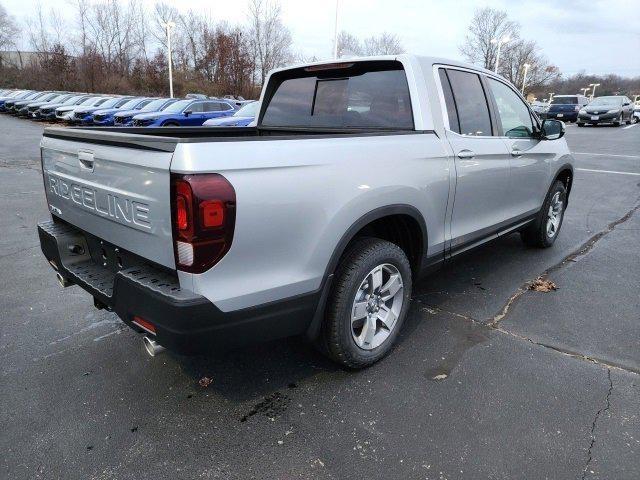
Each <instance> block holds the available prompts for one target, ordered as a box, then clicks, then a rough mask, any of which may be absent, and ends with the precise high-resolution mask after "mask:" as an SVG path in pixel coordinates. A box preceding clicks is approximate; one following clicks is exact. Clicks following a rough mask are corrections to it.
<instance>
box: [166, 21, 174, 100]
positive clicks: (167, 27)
mask: <svg viewBox="0 0 640 480" xmlns="http://www.w3.org/2000/svg"><path fill="white" fill-rule="evenodd" d="M164 26H165V27H166V29H167V50H168V55H169V96H170V97H171V98H173V67H172V66H171V63H172V62H171V29H172V28H175V26H176V24H175V22H167V23H165V24H164Z"/></svg>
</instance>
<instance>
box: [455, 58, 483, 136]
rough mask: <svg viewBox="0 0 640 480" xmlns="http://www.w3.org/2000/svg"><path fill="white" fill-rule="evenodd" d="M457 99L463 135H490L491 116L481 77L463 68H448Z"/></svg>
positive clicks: (456, 103)
mask: <svg viewBox="0 0 640 480" xmlns="http://www.w3.org/2000/svg"><path fill="white" fill-rule="evenodd" d="M447 75H448V76H449V81H450V83H451V90H452V91H453V98H454V99H455V105H456V111H457V114H458V121H459V123H460V131H459V133H460V134H461V135H468V136H490V135H492V131H491V116H490V114H489V105H488V104H487V97H486V95H485V93H484V88H483V87H482V82H481V81H480V77H479V76H478V74H476V73H471V72H465V71H462V70H452V69H451V70H447Z"/></svg>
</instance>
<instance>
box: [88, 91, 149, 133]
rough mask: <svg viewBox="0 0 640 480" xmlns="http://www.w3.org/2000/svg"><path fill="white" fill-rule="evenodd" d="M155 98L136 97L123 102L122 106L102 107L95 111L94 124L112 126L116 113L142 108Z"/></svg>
mask: <svg viewBox="0 0 640 480" xmlns="http://www.w3.org/2000/svg"><path fill="white" fill-rule="evenodd" d="M152 100H153V98H145V97H136V98H131V99H130V100H129V101H128V102H125V103H123V104H122V105H121V106H120V107H114V108H100V110H96V111H95V112H93V124H94V125H96V126H99V127H110V126H111V125H114V121H115V118H114V117H115V114H116V113H118V112H121V111H123V110H124V111H129V110H140V109H141V108H142V107H144V106H145V105H147V104H148V103H149V102H151V101H152Z"/></svg>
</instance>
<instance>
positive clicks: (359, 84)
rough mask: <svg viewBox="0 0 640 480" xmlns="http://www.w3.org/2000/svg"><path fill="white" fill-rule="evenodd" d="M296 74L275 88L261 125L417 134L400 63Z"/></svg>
mask: <svg viewBox="0 0 640 480" xmlns="http://www.w3.org/2000/svg"><path fill="white" fill-rule="evenodd" d="M288 73H289V74H292V73H291V72H288ZM295 74H296V76H295V77H294V78H285V79H283V80H282V81H281V82H279V83H276V87H275V91H274V92H273V95H272V96H271V100H270V101H269V103H268V105H267V108H266V110H265V112H264V116H263V118H262V122H261V124H262V125H264V126H271V127H321V128H336V127H337V128H341V127H347V128H348V127H354V128H392V129H402V130H410V129H413V115H412V112H411V101H410V97H409V86H408V84H407V79H406V75H405V72H404V70H403V69H402V66H401V64H400V63H399V62H378V63H375V64H366V63H355V64H354V65H353V66H351V67H349V68H345V69H334V70H321V71H318V72H307V71H305V70H302V71H299V70H298V71H295ZM275 82H278V79H277V78H276V79H275Z"/></svg>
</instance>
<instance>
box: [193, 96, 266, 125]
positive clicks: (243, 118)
mask: <svg viewBox="0 0 640 480" xmlns="http://www.w3.org/2000/svg"><path fill="white" fill-rule="evenodd" d="M258 105H259V104H258V102H249V103H245V104H244V106H242V107H240V109H239V110H236V113H234V114H233V115H231V116H230V117H224V118H212V119H211V120H207V121H206V122H204V126H205V127H246V126H247V125H249V124H250V123H251V122H253V121H254V120H255V118H256V115H257V114H258Z"/></svg>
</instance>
